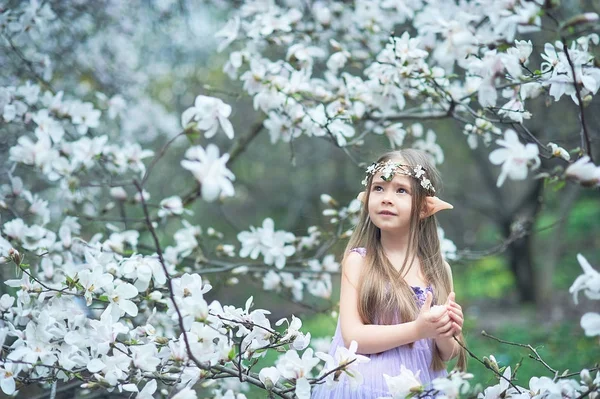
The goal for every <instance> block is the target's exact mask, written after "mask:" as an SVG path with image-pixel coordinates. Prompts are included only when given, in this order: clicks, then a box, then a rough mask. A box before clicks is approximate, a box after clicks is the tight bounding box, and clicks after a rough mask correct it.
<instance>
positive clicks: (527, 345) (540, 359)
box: [481, 331, 558, 379]
mask: <svg viewBox="0 0 600 399" xmlns="http://www.w3.org/2000/svg"><path fill="white" fill-rule="evenodd" d="M481 335H483V336H484V337H486V338H490V339H493V340H495V341H498V342H500V343H502V344H506V345H512V346H519V347H521V348H527V349H529V350H530V351H531V352H533V354H534V355H535V356H532V357H531V358H532V359H534V360H537V361H538V362H540V363H542V364H543V365H544V367H546V368H547V369H548V370H550V372H552V373H554V378H555V379H556V378H557V377H558V371H557V370H555V369H553V368H552V367H550V366H549V365H548V363H546V362H545V361H544V359H542V357H541V356H540V354H539V353H538V351H537V350H536V349H535V348H534V347H533V346H531V345H529V344H521V343H518V342H511V341H506V340H504V339H500V338H497V337H494V336H493V335H490V334H488V333H487V332H485V331H482V332H481Z"/></svg>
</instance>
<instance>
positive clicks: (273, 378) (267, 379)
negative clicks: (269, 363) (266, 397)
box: [258, 367, 281, 389]
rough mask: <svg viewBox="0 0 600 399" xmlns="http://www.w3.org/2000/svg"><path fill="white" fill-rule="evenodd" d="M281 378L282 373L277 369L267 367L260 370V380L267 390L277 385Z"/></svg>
mask: <svg viewBox="0 0 600 399" xmlns="http://www.w3.org/2000/svg"><path fill="white" fill-rule="evenodd" d="M280 376H281V373H280V372H279V370H277V368H276V367H265V368H263V369H262V370H260V373H258V379H259V380H260V381H261V382H262V383H263V384H264V385H265V388H267V389H271V388H272V387H273V386H274V385H275V384H277V381H279V377H280Z"/></svg>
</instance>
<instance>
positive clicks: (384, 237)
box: [380, 229, 410, 257]
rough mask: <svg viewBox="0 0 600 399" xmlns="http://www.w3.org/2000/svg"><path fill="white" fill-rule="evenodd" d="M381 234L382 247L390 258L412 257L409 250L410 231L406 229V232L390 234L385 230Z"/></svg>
mask: <svg viewBox="0 0 600 399" xmlns="http://www.w3.org/2000/svg"><path fill="white" fill-rule="evenodd" d="M380 232H381V246H382V247H383V251H384V252H385V254H386V255H387V256H388V257H390V256H393V257H398V256H402V257H405V256H406V255H410V254H409V248H408V238H409V232H408V229H406V231H398V232H390V231H383V230H381V231H380Z"/></svg>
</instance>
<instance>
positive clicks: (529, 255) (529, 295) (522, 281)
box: [503, 180, 544, 303]
mask: <svg viewBox="0 0 600 399" xmlns="http://www.w3.org/2000/svg"><path fill="white" fill-rule="evenodd" d="M533 184H534V185H533V187H532V188H531V190H530V191H529V193H527V194H526V195H525V196H524V197H523V199H522V200H521V201H520V203H519V204H518V205H517V206H516V207H515V208H514V209H513V211H512V212H511V218H510V223H504V225H503V230H504V234H505V238H506V239H507V240H509V244H508V247H507V255H508V260H509V262H510V270H511V271H512V273H513V276H514V277H515V282H516V285H517V292H518V294H519V300H520V301H521V302H529V303H537V302H538V299H539V298H538V295H537V294H538V290H537V283H538V281H537V278H536V277H537V273H536V270H535V264H534V261H533V239H532V232H533V229H534V228H535V220H536V218H537V215H538V213H539V211H540V206H541V203H542V202H541V196H542V192H543V188H544V184H543V181H542V180H537V181H535V182H534V183H533ZM511 238H512V241H511Z"/></svg>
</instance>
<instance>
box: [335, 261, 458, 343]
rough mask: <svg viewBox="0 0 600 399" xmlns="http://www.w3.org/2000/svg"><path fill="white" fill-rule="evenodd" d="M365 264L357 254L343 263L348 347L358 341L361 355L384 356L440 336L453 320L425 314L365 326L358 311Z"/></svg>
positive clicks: (342, 318) (342, 310)
mask: <svg viewBox="0 0 600 399" xmlns="http://www.w3.org/2000/svg"><path fill="white" fill-rule="evenodd" d="M363 263H364V259H363V257H362V256H361V255H360V254H357V253H354V252H353V253H350V254H349V255H348V256H347V257H346V259H345V260H344V262H343V264H342V286H341V293H340V327H341V330H342V337H343V339H344V345H345V346H346V348H348V347H349V346H350V343H351V342H352V341H356V342H357V343H358V350H357V352H358V353H361V354H371V353H380V352H383V351H386V350H388V349H392V348H395V347H397V346H401V345H406V344H409V343H411V342H415V341H417V340H419V339H423V338H433V337H435V336H437V335H439V334H440V331H438V329H441V328H444V326H445V325H447V323H448V321H449V315H448V312H447V311H445V312H443V313H439V314H436V315H434V314H430V313H426V312H421V314H420V315H419V317H418V318H417V319H416V320H414V321H411V322H408V323H402V324H395V325H376V324H364V323H363V322H362V320H361V318H360V315H359V312H358V295H359V293H358V287H359V283H360V274H361V269H362V266H363ZM428 301H429V304H431V294H429V297H428ZM424 307H425V306H424Z"/></svg>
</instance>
